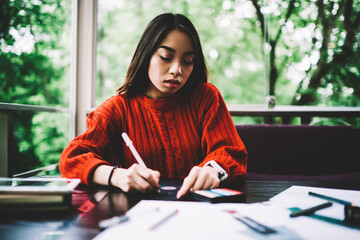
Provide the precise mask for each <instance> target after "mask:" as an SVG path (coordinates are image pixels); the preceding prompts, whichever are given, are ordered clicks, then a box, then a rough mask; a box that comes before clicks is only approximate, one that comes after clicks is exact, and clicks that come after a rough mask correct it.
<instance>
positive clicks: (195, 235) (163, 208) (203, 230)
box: [95, 200, 253, 240]
mask: <svg viewBox="0 0 360 240" xmlns="http://www.w3.org/2000/svg"><path fill="white" fill-rule="evenodd" d="M153 208H159V209H160V211H159V214H153V215H152V216H148V217H144V218H142V219H138V218H135V216H136V214H138V213H141V212H143V211H146V210H148V209H153ZM174 209H177V210H178V213H177V214H176V216H174V217H172V218H170V219H169V220H167V221H166V222H164V223H163V224H162V225H160V226H159V227H158V228H156V229H154V230H150V227H151V226H152V225H153V224H155V223H156V222H158V221H159V219H161V218H162V217H163V216H164V215H166V214H162V213H165V212H169V211H172V210H174ZM127 214H128V215H129V216H130V218H131V216H134V219H133V220H129V221H128V222H125V223H121V224H118V225H116V226H113V227H111V228H108V229H106V230H105V231H103V232H101V233H100V234H99V235H98V236H97V237H96V238H95V240H102V239H104V240H105V239H106V240H111V239H120V238H121V239H144V240H145V239H157V240H158V239H166V240H168V239H186V240H189V239H190V240H191V239H196V240H198V239H227V240H228V239H229V240H231V239H238V238H239V236H240V235H239V233H237V231H241V230H246V226H244V225H242V224H239V223H238V222H236V221H234V219H233V217H232V216H231V215H230V214H228V213H225V212H223V211H219V210H218V209H217V208H214V205H212V204H210V203H201V202H176V201H155V200H154V201H153V200H143V201H141V202H139V203H138V204H137V205H135V206H134V207H133V208H132V209H130V210H129V211H128V213H127ZM160 215H161V216H160ZM242 239H245V240H246V239H253V238H250V237H249V238H242Z"/></svg>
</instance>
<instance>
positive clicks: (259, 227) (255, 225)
mask: <svg viewBox="0 0 360 240" xmlns="http://www.w3.org/2000/svg"><path fill="white" fill-rule="evenodd" d="M233 216H234V217H235V219H236V220H238V221H240V222H242V223H243V224H245V225H246V226H248V227H249V228H251V229H252V230H254V231H256V232H258V233H261V234H271V233H276V232H277V231H276V230H274V229H272V228H270V227H268V226H265V225H264V224H261V223H259V222H257V221H255V220H254V219H252V218H249V217H247V216H242V215H241V214H239V213H235V214H233Z"/></svg>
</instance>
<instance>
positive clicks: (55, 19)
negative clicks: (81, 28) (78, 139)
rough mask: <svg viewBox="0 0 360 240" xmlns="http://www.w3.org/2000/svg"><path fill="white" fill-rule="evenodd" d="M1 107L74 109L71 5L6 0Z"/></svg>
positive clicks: (60, 0) (0, 7) (1, 7)
mask: <svg viewBox="0 0 360 240" xmlns="http://www.w3.org/2000/svg"><path fill="white" fill-rule="evenodd" d="M0 11H1V13H0V21H1V26H2V27H1V29H0V52H1V54H0V102H9V103H21V104H34V105H51V106H62V107H67V106H68V104H69V94H68V93H69V83H70V81H69V76H70V72H69V71H70V59H71V58H70V46H71V39H70V37H71V36H70V33H71V21H70V20H71V0H50V1H27V0H17V1H11V0H2V1H1V4H0Z"/></svg>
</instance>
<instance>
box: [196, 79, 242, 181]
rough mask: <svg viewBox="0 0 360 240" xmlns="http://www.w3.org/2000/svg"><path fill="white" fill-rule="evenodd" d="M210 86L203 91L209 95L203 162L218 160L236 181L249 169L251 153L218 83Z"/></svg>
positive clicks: (205, 107) (205, 108) (203, 121)
mask: <svg viewBox="0 0 360 240" xmlns="http://www.w3.org/2000/svg"><path fill="white" fill-rule="evenodd" d="M209 86H210V89H206V93H203V94H202V95H203V96H205V97H203V101H202V102H203V103H204V104H203V105H202V107H201V109H200V112H201V113H202V116H203V118H202V119H201V124H202V138H201V147H202V151H203V155H204V156H206V157H205V159H204V161H203V162H201V163H200V166H204V165H205V164H206V163H207V162H209V161H211V160H215V161H216V162H217V163H218V164H220V165H221V166H222V167H223V168H224V169H225V170H226V171H227V172H228V174H229V178H228V180H229V181H232V180H234V179H236V178H237V177H239V176H242V175H244V174H245V173H246V171H247V157H248V154H247V151H246V149H245V145H244V143H243V142H242V140H241V139H240V137H239V135H238V133H237V131H236V128H235V125H234V122H233V120H232V119H231V116H230V113H229V111H228V109H227V107H226V105H225V102H224V100H223V98H222V96H221V94H220V92H219V91H218V90H217V88H215V86H212V85H209Z"/></svg>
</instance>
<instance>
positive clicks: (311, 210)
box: [290, 202, 332, 217]
mask: <svg viewBox="0 0 360 240" xmlns="http://www.w3.org/2000/svg"><path fill="white" fill-rule="evenodd" d="M331 205H332V202H326V203H323V204H320V205H317V206H314V207H311V208H307V209H304V210H300V211H297V212H293V213H291V214H290V217H298V216H302V215H309V214H313V213H314V212H316V211H317V210H320V209H323V208H327V207H330V206H331Z"/></svg>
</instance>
